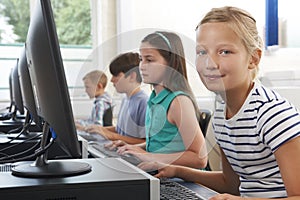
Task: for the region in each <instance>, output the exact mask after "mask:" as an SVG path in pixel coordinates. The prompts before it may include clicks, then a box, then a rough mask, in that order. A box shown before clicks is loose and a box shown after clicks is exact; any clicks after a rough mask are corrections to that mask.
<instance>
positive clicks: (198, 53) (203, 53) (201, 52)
mask: <svg viewBox="0 0 300 200" xmlns="http://www.w3.org/2000/svg"><path fill="white" fill-rule="evenodd" d="M196 54H197V56H203V55H206V54H207V52H206V51H205V50H199V51H197V52H196Z"/></svg>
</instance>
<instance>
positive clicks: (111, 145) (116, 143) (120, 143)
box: [105, 140, 127, 150]
mask: <svg viewBox="0 0 300 200" xmlns="http://www.w3.org/2000/svg"><path fill="white" fill-rule="evenodd" d="M126 144H127V143H126V142H124V141H122V140H115V141H112V142H110V143H107V144H105V147H106V148H108V149H111V150H112V149H117V148H119V147H121V146H124V145H126Z"/></svg>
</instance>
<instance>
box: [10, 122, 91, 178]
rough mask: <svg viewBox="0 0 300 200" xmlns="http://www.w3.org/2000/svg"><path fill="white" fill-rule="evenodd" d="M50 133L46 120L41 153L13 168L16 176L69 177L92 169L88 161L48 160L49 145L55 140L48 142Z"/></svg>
mask: <svg viewBox="0 0 300 200" xmlns="http://www.w3.org/2000/svg"><path fill="white" fill-rule="evenodd" d="M50 134H51V133H50V130H49V125H48V124H47V123H46V122H45V124H44V127H43V136H42V139H41V147H40V155H39V156H38V157H37V158H36V160H35V161H34V162H32V161H26V162H21V163H20V164H17V165H16V166H15V167H14V168H12V174H13V175H14V176H19V177H28V178H42V177H67V176H76V175H80V174H85V173H88V172H90V171H91V165H89V164H88V163H86V162H79V161H78V162H75V161H74V162H64V161H62V160H56V161H53V160H50V161H48V158H47V155H48V154H47V149H48V147H47V146H48V145H50V146H51V143H53V142H54V141H52V142H51V141H50V142H48V140H49V138H50V137H49V136H50Z"/></svg>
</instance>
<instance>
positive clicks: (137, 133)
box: [116, 90, 149, 138]
mask: <svg viewBox="0 0 300 200" xmlns="http://www.w3.org/2000/svg"><path fill="white" fill-rule="evenodd" d="M148 98H149V97H148V95H147V94H146V93H145V92H144V91H143V90H141V91H139V92H138V93H136V94H135V95H132V96H131V97H129V98H128V97H124V98H123V100H122V103H121V107H120V111H119V115H118V121H117V126H116V131H117V132H118V133H119V134H121V135H124V136H130V137H136V138H145V116H146V108H147V101H148Z"/></svg>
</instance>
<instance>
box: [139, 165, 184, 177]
mask: <svg viewBox="0 0 300 200" xmlns="http://www.w3.org/2000/svg"><path fill="white" fill-rule="evenodd" d="M138 167H139V168H141V169H142V170H144V171H155V170H158V173H157V174H155V175H154V176H155V177H157V178H172V177H176V175H177V169H178V168H179V167H177V166H176V165H168V164H164V163H160V162H156V161H155V162H142V163H140V164H139V165H138Z"/></svg>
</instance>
